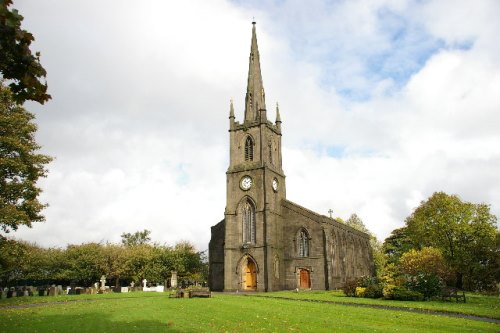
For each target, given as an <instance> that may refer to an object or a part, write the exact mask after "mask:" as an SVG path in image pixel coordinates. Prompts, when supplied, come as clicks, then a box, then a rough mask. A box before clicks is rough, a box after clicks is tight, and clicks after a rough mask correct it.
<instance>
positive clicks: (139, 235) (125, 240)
mask: <svg viewBox="0 0 500 333" xmlns="http://www.w3.org/2000/svg"><path fill="white" fill-rule="evenodd" d="M150 234H151V231H150V230H147V229H144V230H143V231H136V232H134V233H133V234H131V233H129V232H127V233H125V232H124V233H123V234H122V235H121V237H122V244H123V245H125V246H136V245H144V244H148V243H149V242H150V241H151V237H149V235H150Z"/></svg>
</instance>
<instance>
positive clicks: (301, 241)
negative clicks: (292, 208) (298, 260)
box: [297, 229, 309, 257]
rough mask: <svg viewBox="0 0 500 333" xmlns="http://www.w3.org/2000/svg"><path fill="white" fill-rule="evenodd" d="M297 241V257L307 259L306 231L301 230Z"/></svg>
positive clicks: (307, 242)
mask: <svg viewBox="0 0 500 333" xmlns="http://www.w3.org/2000/svg"><path fill="white" fill-rule="evenodd" d="M297 241H298V245H299V246H298V250H299V257H309V235H308V234H307V231H305V230H304V229H301V230H300V232H299V237H298V239H297Z"/></svg>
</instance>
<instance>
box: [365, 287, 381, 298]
mask: <svg viewBox="0 0 500 333" xmlns="http://www.w3.org/2000/svg"><path fill="white" fill-rule="evenodd" d="M383 289H384V288H383V286H382V284H380V283H377V284H371V285H369V286H368V287H366V289H365V292H364V295H363V297H366V298H381V297H382V296H384V294H383Z"/></svg>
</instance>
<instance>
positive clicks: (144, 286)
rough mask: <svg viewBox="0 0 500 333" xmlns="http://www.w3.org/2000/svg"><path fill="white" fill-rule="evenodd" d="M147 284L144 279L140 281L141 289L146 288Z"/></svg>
mask: <svg viewBox="0 0 500 333" xmlns="http://www.w3.org/2000/svg"><path fill="white" fill-rule="evenodd" d="M147 283H148V280H146V279H144V280H142V287H143V288H146V284H147Z"/></svg>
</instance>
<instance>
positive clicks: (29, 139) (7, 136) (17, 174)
mask: <svg viewBox="0 0 500 333" xmlns="http://www.w3.org/2000/svg"><path fill="white" fill-rule="evenodd" d="M0 53H1V52H0ZM33 119H34V115H33V114H32V113H30V112H28V111H26V110H25V109H24V108H23V107H21V106H19V105H17V104H16V103H15V102H14V101H13V99H12V94H11V92H10V89H9V88H7V87H5V86H4V85H3V84H2V83H1V82H0V226H1V228H2V230H3V231H4V232H6V233H8V232H9V231H11V230H17V228H18V226H20V225H26V226H28V227H31V224H32V222H40V221H44V220H45V217H44V216H43V215H42V214H41V211H42V209H43V208H44V207H45V206H46V205H44V204H42V203H40V202H39V201H38V195H39V194H40V192H41V189H40V188H39V187H37V184H36V182H37V180H38V179H39V178H40V177H45V176H46V174H47V170H46V169H45V165H46V164H48V163H49V162H50V161H51V158H50V157H49V156H46V155H43V154H39V153H37V151H38V150H39V149H40V146H39V145H38V144H37V143H36V142H35V132H36V129H37V126H36V125H35V124H34V123H33Z"/></svg>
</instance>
